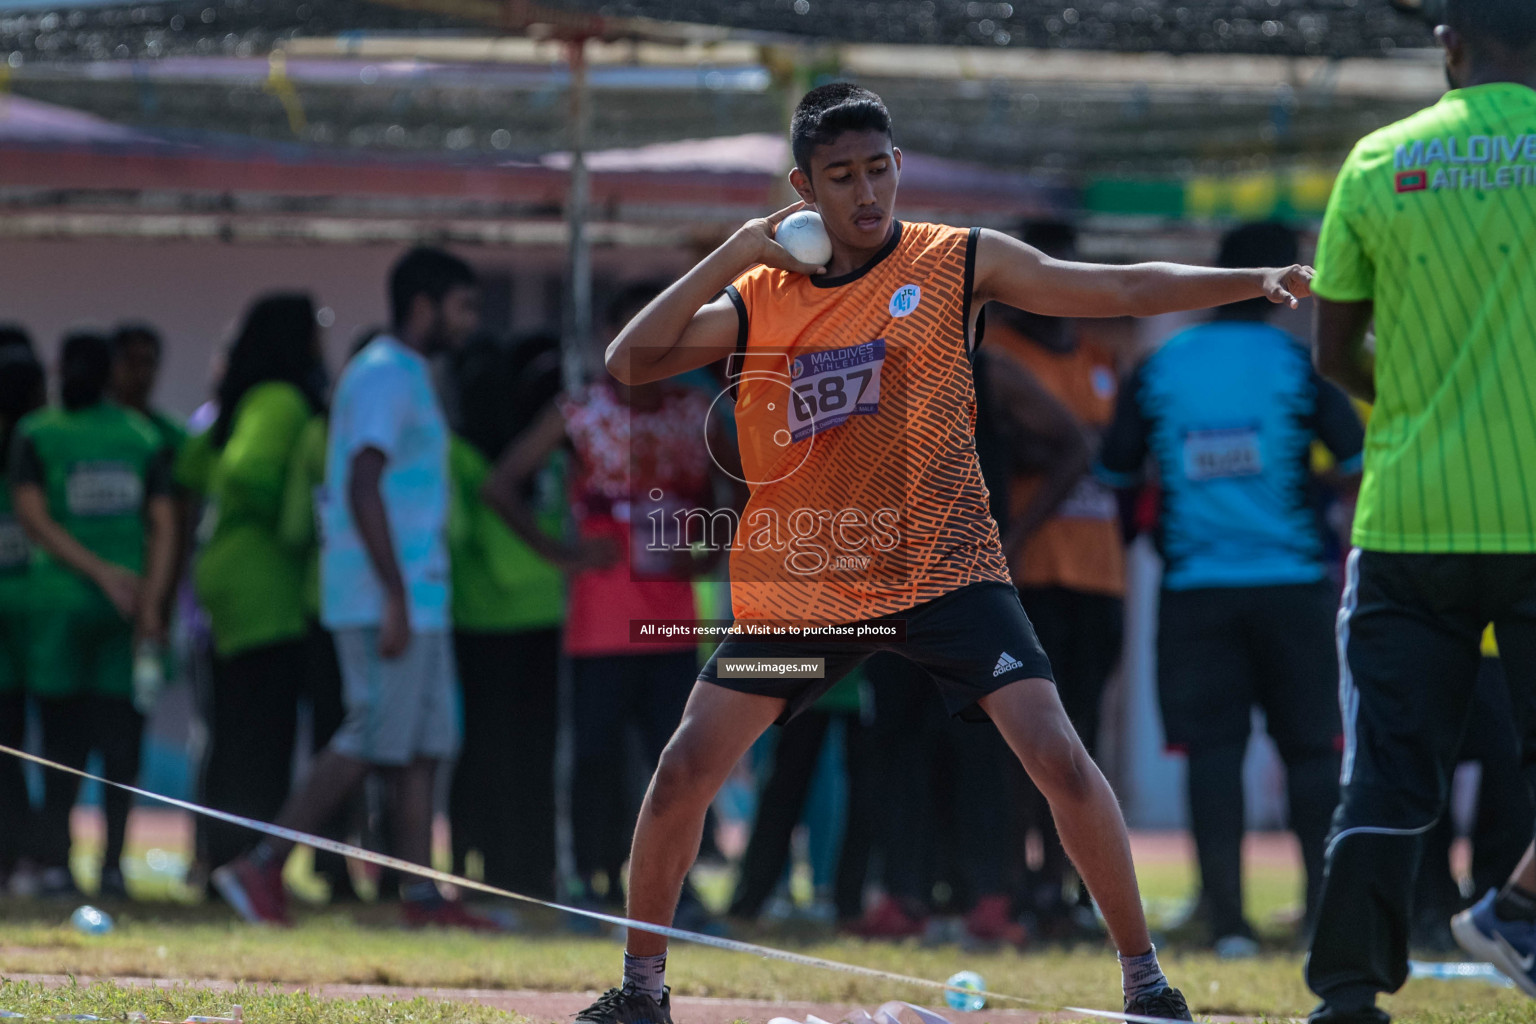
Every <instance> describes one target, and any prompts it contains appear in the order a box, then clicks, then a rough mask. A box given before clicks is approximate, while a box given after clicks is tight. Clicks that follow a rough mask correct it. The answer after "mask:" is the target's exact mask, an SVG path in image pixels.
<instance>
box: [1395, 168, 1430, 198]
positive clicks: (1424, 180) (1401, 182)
mask: <svg viewBox="0 0 1536 1024" xmlns="http://www.w3.org/2000/svg"><path fill="white" fill-rule="evenodd" d="M1428 188H1429V172H1428V171H1425V170H1418V171H1398V172H1397V191H1398V193H1399V194H1402V193H1404V192H1423V191H1425V190H1426V189H1428Z"/></svg>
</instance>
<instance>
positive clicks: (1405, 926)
mask: <svg viewBox="0 0 1536 1024" xmlns="http://www.w3.org/2000/svg"><path fill="white" fill-rule="evenodd" d="M1440 10H1441V21H1442V22H1443V23H1442V24H1441V25H1440V26H1439V27H1438V28H1437V29H1436V38H1437V39H1438V40H1439V42H1440V44H1441V46H1442V47H1443V48H1444V50H1445V55H1446V70H1447V76H1448V78H1449V80H1450V82H1451V85H1452V89H1451V91H1450V92H1448V93H1447V94H1446V95H1445V96H1444V98H1443V99H1441V100H1440V101H1439V102H1438V103H1436V104H1434V105H1433V106H1431V107H1429V108H1427V109H1425V110H1422V111H1420V112H1419V113H1417V114H1414V115H1413V116H1411V117H1409V118H1407V119H1405V120H1403V121H1399V122H1398V123H1396V124H1393V125H1389V126H1388V127H1386V128H1383V129H1381V130H1380V131H1377V132H1374V133H1372V134H1371V135H1368V136H1366V137H1365V138H1364V139H1363V140H1361V142H1360V143H1359V144H1358V145H1356V146H1355V148H1354V151H1353V152H1352V153H1351V154H1350V156H1349V159H1348V160H1347V161H1346V162H1345V164H1344V167H1343V169H1342V170H1341V171H1340V173H1339V177H1338V181H1337V182H1336V184H1335V185H1334V191H1333V196H1332V198H1331V200H1330V202H1329V205H1328V212H1327V215H1326V217H1325V219H1324V223H1323V229H1322V235H1321V238H1320V241H1319V246H1318V255H1317V276H1316V279H1315V280H1314V281H1313V284H1312V290H1313V292H1314V294H1315V295H1316V296H1317V297H1318V300H1319V301H1318V310H1317V327H1316V339H1315V353H1314V354H1315V358H1316V361H1317V364H1318V366H1319V368H1320V369H1321V370H1322V371H1323V373H1324V374H1325V375H1326V376H1329V377H1332V378H1333V379H1334V380H1336V381H1337V382H1338V383H1339V384H1341V385H1342V386H1344V387H1345V388H1346V389H1347V390H1349V391H1351V392H1353V393H1354V394H1355V395H1356V396H1357V397H1359V398H1362V399H1365V400H1368V401H1372V402H1374V403H1375V407H1374V409H1373V411H1372V415H1371V421H1370V427H1369V430H1368V432H1367V435H1366V446H1365V477H1364V481H1363V483H1362V485H1361V489H1360V499H1359V507H1358V510H1357V512H1356V516H1355V522H1354V537H1353V541H1354V545H1355V548H1354V551H1353V552H1352V553H1351V554H1350V557H1349V561H1348V568H1347V584H1346V588H1345V591H1344V599H1343V609H1342V611H1341V612H1340V613H1339V619H1338V634H1339V647H1340V651H1341V654H1342V655H1343V657H1342V658H1341V661H1342V665H1341V669H1342V681H1341V685H1340V694H1341V696H1340V705H1341V707H1342V708H1343V711H1344V731H1345V746H1344V759H1343V772H1342V791H1343V792H1342V802H1341V804H1340V807H1339V810H1338V812H1337V813H1336V815H1335V817H1334V823H1333V834H1332V837H1331V838H1330V840H1329V842H1328V847H1327V851H1328V854H1327V856H1328V867H1327V880H1326V882H1325V885H1324V890H1323V895H1322V899H1321V903H1320V907H1319V910H1318V914H1317V922H1316V931H1315V933H1314V937H1313V940H1312V949H1311V955H1310V956H1309V957H1308V961H1307V969H1306V977H1307V983H1308V985H1309V986H1310V987H1311V988H1312V990H1313V991H1314V992H1316V993H1317V994H1318V995H1319V996H1321V997H1322V1005H1320V1006H1319V1007H1318V1008H1317V1009H1316V1010H1315V1011H1314V1012H1313V1014H1312V1020H1313V1021H1315V1022H1318V1024H1377V1022H1381V1021H1384V1020H1386V1019H1387V1018H1386V1014H1385V1013H1383V1012H1382V1011H1381V1010H1379V1009H1378V1008H1377V1007H1376V996H1377V994H1378V993H1380V992H1394V991H1396V990H1397V989H1398V988H1399V987H1401V985H1402V984H1403V983H1404V981H1406V980H1407V977H1408V958H1407V950H1408V932H1409V905H1410V894H1411V892H1412V888H1413V881H1414V872H1415V868H1416V866H1417V864H1418V863H1419V860H1420V851H1421V847H1422V837H1423V835H1424V833H1426V832H1428V831H1429V830H1430V829H1431V828H1432V827H1433V826H1434V824H1435V822H1436V820H1437V819H1438V818H1439V817H1440V816H1441V815H1442V814H1444V813H1445V807H1446V795H1447V793H1448V791H1449V784H1450V776H1451V772H1452V770H1453V769H1454V768H1455V757H1456V754H1457V752H1458V750H1459V748H1460V741H1461V737H1462V735H1463V733H1464V731H1465V730H1466V729H1467V727H1468V718H1469V709H1470V704H1471V700H1472V696H1473V694H1474V692H1475V689H1476V688H1475V685H1474V684H1475V681H1476V678H1477V672H1478V664H1479V649H1480V643H1481V639H1482V635H1483V630H1484V628H1485V627H1486V626H1487V625H1488V623H1490V622H1492V623H1494V625H1495V628H1496V631H1497V634H1498V640H1499V646H1500V649H1501V651H1502V653H1503V655H1504V661H1505V666H1506V668H1507V670H1508V674H1509V677H1510V681H1511V683H1512V684H1514V685H1516V686H1523V687H1529V686H1530V684H1531V681H1532V680H1533V679H1536V484H1532V483H1531V479H1530V478H1531V467H1532V466H1533V465H1536V347H1533V345H1532V328H1533V324H1536V250H1533V248H1532V238H1533V237H1536V5H1533V4H1532V3H1531V2H1530V0H1446V2H1445V3H1444V4H1443V5H1442V6H1441V9H1440ZM1373 321H1374V323H1375V339H1376V341H1375V348H1374V352H1372V351H1371V350H1370V348H1369V346H1368V345H1367V332H1368V329H1369V328H1370V326H1371V324H1372V322H1373ZM1517 696H1522V697H1523V696H1524V695H1517ZM1452 931H1453V933H1454V934H1455V935H1456V937H1457V940H1458V941H1459V942H1461V943H1462V944H1463V945H1464V946H1465V947H1466V948H1467V949H1468V950H1470V951H1471V952H1472V953H1473V954H1474V956H1476V957H1477V958H1479V959H1483V958H1488V959H1491V961H1492V962H1493V963H1494V964H1495V965H1496V966H1498V967H1500V968H1501V969H1502V970H1504V971H1505V972H1506V973H1508V974H1509V976H1510V977H1511V978H1513V979H1515V980H1516V982H1517V983H1518V984H1519V985H1520V986H1521V988H1522V989H1523V990H1524V991H1526V992H1527V993H1530V994H1536V969H1533V968H1536V864H1533V863H1531V858H1530V857H1528V858H1527V864H1526V866H1525V868H1524V869H1523V870H1522V871H1521V872H1520V873H1518V874H1517V876H1516V878H1515V879H1514V881H1513V882H1512V883H1511V885H1510V886H1508V887H1506V889H1505V890H1504V892H1503V893H1502V894H1500V893H1493V892H1490V893H1489V894H1488V895H1487V896H1486V897H1485V898H1484V899H1483V901H1482V902H1481V903H1479V904H1478V905H1477V907H1475V908H1474V909H1473V910H1472V911H1471V912H1469V913H1467V914H1463V915H1458V917H1457V918H1456V919H1455V920H1454V921H1453V922H1452Z"/></svg>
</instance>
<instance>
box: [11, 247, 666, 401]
mask: <svg viewBox="0 0 1536 1024" xmlns="http://www.w3.org/2000/svg"><path fill="white" fill-rule="evenodd" d="M402 251H403V247H401V246H385V245H316V244H293V245H279V244H244V243H242V244H239V245H233V244H224V243H217V242H200V241H168V242H153V241H149V242H145V241H131V240H123V239H69V240H58V241H54V240H44V241H35V240H26V241H13V240H7V241H4V242H0V321H13V320H14V321H19V322H21V323H22V324H24V325H25V326H26V327H27V328H28V329H29V330H30V331H31V332H32V335H33V337H34V339H35V340H36V341H37V343H38V346H39V349H40V351H41V352H42V353H43V354H44V358H45V359H46V360H47V361H48V363H49V364H50V371H51V369H52V360H53V351H54V349H55V347H56V345H57V342H58V339H59V336H60V335H61V334H62V333H63V332H64V331H65V330H67V329H69V328H70V327H74V326H78V325H94V326H98V327H102V326H107V327H109V326H111V325H112V324H114V323H116V322H117V321H119V320H123V319H143V320H147V321H149V322H150V323H153V324H155V325H156V326H157V327H159V328H160V330H161V332H162V334H163V335H164V337H165V339H166V353H165V363H164V368H163V370H162V372H161V379H160V387H159V391H158V394H157V396H156V399H157V402H158V404H159V405H160V406H162V407H163V408H165V409H167V410H169V411H171V412H175V413H179V414H181V415H186V414H187V413H190V412H191V411H192V410H193V409H194V408H196V407H197V405H198V404H199V403H201V402H202V401H203V399H204V398H205V397H206V395H207V391H208V367H209V361H210V357H211V356H212V354H213V353H214V351H215V350H216V349H217V348H218V347H220V346H222V345H223V344H224V343H225V342H226V341H227V340H228V339H229V338H230V337H231V335H232V332H233V330H234V328H235V326H236V324H237V322H238V320H239V318H240V316H241V314H242V313H243V311H244V309H245V307H246V306H247V305H248V304H249V302H250V301H251V299H252V298H253V297H254V296H256V295H258V294H260V293H262V292H265V291H271V290H274V289H299V290H305V291H309V292H310V293H311V294H313V295H314V297H315V300H316V302H317V304H318V305H320V306H326V307H330V308H331V309H332V310H333V311H334V314H335V322H334V323H333V324H332V326H331V328H330V330H329V331H328V337H327V351H328V355H329V357H330V363H331V366H332V369H333V370H334V369H335V368H336V367H337V366H339V365H340V362H341V359H342V358H343V356H344V355H345V353H346V350H347V348H348V347H349V345H350V344H351V340H352V338H353V336H354V335H355V334H356V333H357V332H358V331H359V330H360V329H362V328H364V327H366V326H369V325H374V324H381V323H383V322H384V321H385V319H386V309H385V295H384V290H385V278H386V276H387V274H388V272H389V267H390V264H391V263H392V262H393V261H394V260H395V258H396V257H397V256H399V254H400V253H401V252H402ZM460 255H462V256H464V257H465V258H466V259H468V260H469V261H470V262H471V263H472V264H474V265H475V266H476V268H477V269H479V270H481V271H482V272H483V273H485V274H486V275H487V276H490V275H503V276H510V277H511V280H512V294H511V304H512V308H513V310H514V313H515V317H514V321H513V327H514V328H515V329H517V330H531V329H534V328H536V327H540V326H545V325H547V324H548V323H549V322H550V321H549V317H550V316H552V315H556V316H557V311H558V302H559V294H560V292H559V287H558V284H556V285H554V286H553V287H552V286H551V282H550V280H549V279H550V277H551V276H552V275H559V274H560V272H561V268H562V266H563V262H564V254H563V253H562V252H561V251H560V250H558V249H553V248H543V249H539V248H519V249H491V248H469V249H462V250H460ZM682 259H683V256H682V254H680V253H669V252H658V251H653V250H636V249H625V250H612V249H604V250H599V251H598V252H597V253H596V254H595V256H594V264H595V272H596V273H597V274H598V276H599V282H600V283H601V282H602V281H603V280H605V279H606V280H612V279H624V278H631V277H635V276H637V275H645V276H647V277H649V276H651V275H653V274H660V275H662V276H666V275H667V274H671V273H675V272H679V271H680V270H681V269H683V268H682V267H681V266H676V267H675V266H674V264H680V262H681V260H682ZM637 268H638V269H637ZM597 301H598V305H599V313H600V312H601V302H602V291H601V289H600V290H599V297H598V300H597ZM555 322H558V320H556V321H555Z"/></svg>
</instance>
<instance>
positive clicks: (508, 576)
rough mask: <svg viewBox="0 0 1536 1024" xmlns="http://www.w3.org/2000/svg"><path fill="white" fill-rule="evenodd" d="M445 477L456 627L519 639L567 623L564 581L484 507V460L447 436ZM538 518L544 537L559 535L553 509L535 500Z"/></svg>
mask: <svg viewBox="0 0 1536 1024" xmlns="http://www.w3.org/2000/svg"><path fill="white" fill-rule="evenodd" d="M448 474H449V478H450V480H451V481H452V485H453V501H452V504H451V505H450V509H449V525H448V556H449V559H450V562H451V565H452V580H453V628H454V629H456V630H463V631H465V632H471V633H518V632H525V631H527V630H532V629H553V628H554V627H556V626H558V625H560V623H561V622H562V621H564V619H565V583H564V579H563V577H562V576H561V574H560V570H559V569H557V568H555V566H553V565H551V564H550V563H549V562H546V561H545V560H544V559H542V558H540V557H539V556H538V555H536V554H534V552H533V549H532V548H530V547H529V546H528V545H527V544H526V543H524V541H523V539H522V538H521V537H519V536H517V534H515V533H513V532H512V530H511V529H510V528H508V526H507V525H506V523H504V522H503V521H502V519H501V517H500V516H498V515H497V514H496V513H495V512H494V511H493V510H492V509H491V508H490V507H489V506H488V505H486V504H485V502H484V501H483V500H481V498H480V489H481V488H482V487H483V486H484V485H485V481H486V479H487V478H488V477H489V476H490V474H491V466H490V463H488V462H487V461H486V459H485V456H483V455H481V454H480V452H479V451H478V450H477V449H476V448H475V447H474V446H473V445H471V444H470V443H469V442H467V441H465V440H463V439H462V438H459V437H452V438H451V439H450V440H449V445H448ZM541 493H543V494H559V488H558V487H544V488H542V489H541ZM536 511H537V512H538V515H539V524H540V526H542V527H543V528H544V530H545V532H547V533H549V534H551V535H554V536H558V535H559V530H560V525H561V519H562V514H561V511H560V508H559V505H558V503H555V502H550V501H540V502H539V503H538V508H537V510H536Z"/></svg>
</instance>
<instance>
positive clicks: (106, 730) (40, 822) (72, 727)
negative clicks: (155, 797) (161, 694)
mask: <svg viewBox="0 0 1536 1024" xmlns="http://www.w3.org/2000/svg"><path fill="white" fill-rule="evenodd" d="M37 708H38V713H39V716H40V717H41V719H42V724H43V756H44V757H46V758H48V759H49V760H50V761H57V762H59V763H60V764H63V765H68V766H69V767H71V768H81V769H83V768H84V767H85V761H86V758H87V757H89V756H90V754H91V751H93V750H94V751H97V752H98V753H100V754H101V759H102V775H103V776H104V777H106V778H108V779H110V780H112V781H113V782H123V783H127V784H128V785H133V784H134V783H136V782H138V778H139V749H140V743H141V741H142V739H143V735H144V716H143V715H141V714H139V713H138V711H137V710H135V709H134V706H133V702H132V701H131V700H129V699H128V698H126V697H96V696H89V697H61V698H39V699H38V701H37ZM79 794H80V779H79V778H78V777H77V776H74V775H66V774H64V773H63V772H49V773H48V774H47V775H46V776H45V777H44V779H43V807H42V810H41V811H40V812H38V815H37V830H36V844H35V849H34V850H33V854H34V855H35V856H36V857H37V861H38V865H39V866H40V867H43V868H68V867H69V846H70V834H69V814H70V811H71V810H73V809H74V806H75V799H76V798H77V797H78V796H79ZM103 805H104V807H105V810H106V819H107V842H106V849H105V851H104V854H103V857H102V862H101V863H102V866H103V867H112V866H115V865H117V864H118V863H119V862H120V861H121V860H122V857H123V845H124V842H125V840H126V838H127V835H128V812H129V810H130V809H132V806H133V797H132V795H131V794H129V793H125V792H124V791H122V790H120V789H115V788H113V787H111V786H108V787H105V792H104V793H103Z"/></svg>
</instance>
